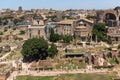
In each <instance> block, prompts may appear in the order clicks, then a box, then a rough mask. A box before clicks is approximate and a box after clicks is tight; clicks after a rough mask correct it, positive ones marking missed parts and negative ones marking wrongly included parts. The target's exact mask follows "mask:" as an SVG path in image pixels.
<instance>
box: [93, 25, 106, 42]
mask: <svg viewBox="0 0 120 80" xmlns="http://www.w3.org/2000/svg"><path fill="white" fill-rule="evenodd" d="M92 33H93V39H94V40H95V39H96V36H97V40H98V41H106V40H107V38H106V34H107V28H106V27H105V24H103V23H95V24H94V26H93V32H92Z"/></svg>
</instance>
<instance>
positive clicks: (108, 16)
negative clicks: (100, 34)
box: [105, 13, 117, 27]
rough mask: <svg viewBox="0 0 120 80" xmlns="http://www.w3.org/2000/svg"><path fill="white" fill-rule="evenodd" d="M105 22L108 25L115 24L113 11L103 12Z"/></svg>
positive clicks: (112, 25)
mask: <svg viewBox="0 0 120 80" xmlns="http://www.w3.org/2000/svg"><path fill="white" fill-rule="evenodd" d="M105 23H106V25H107V26H108V27H115V26H117V21H116V16H115V14H113V13H107V14H105Z"/></svg>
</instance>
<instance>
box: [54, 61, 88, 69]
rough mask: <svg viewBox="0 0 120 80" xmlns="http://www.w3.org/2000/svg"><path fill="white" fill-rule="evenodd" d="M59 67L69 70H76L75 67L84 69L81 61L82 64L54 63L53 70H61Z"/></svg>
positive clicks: (84, 65) (84, 66)
mask: <svg viewBox="0 0 120 80" xmlns="http://www.w3.org/2000/svg"><path fill="white" fill-rule="evenodd" d="M61 66H62V68H63V69H64V68H65V67H67V68H68V69H69V70H70V69H71V67H72V69H76V66H77V67H78V69H83V68H86V64H85V63H84V62H83V61H82V62H69V63H62V64H60V63H56V65H55V68H56V69H61Z"/></svg>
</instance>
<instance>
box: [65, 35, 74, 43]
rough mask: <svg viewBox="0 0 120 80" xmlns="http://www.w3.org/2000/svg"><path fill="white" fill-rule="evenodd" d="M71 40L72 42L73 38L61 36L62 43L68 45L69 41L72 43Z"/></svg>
mask: <svg viewBox="0 0 120 80" xmlns="http://www.w3.org/2000/svg"><path fill="white" fill-rule="evenodd" d="M72 40H73V37H72V36H71V35H65V36H63V41H64V42H65V43H70V41H72Z"/></svg>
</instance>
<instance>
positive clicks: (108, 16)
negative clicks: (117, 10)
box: [105, 13, 116, 20]
mask: <svg viewBox="0 0 120 80" xmlns="http://www.w3.org/2000/svg"><path fill="white" fill-rule="evenodd" d="M105 19H106V20H116V15H115V14H113V13H106V14H105Z"/></svg>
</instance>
